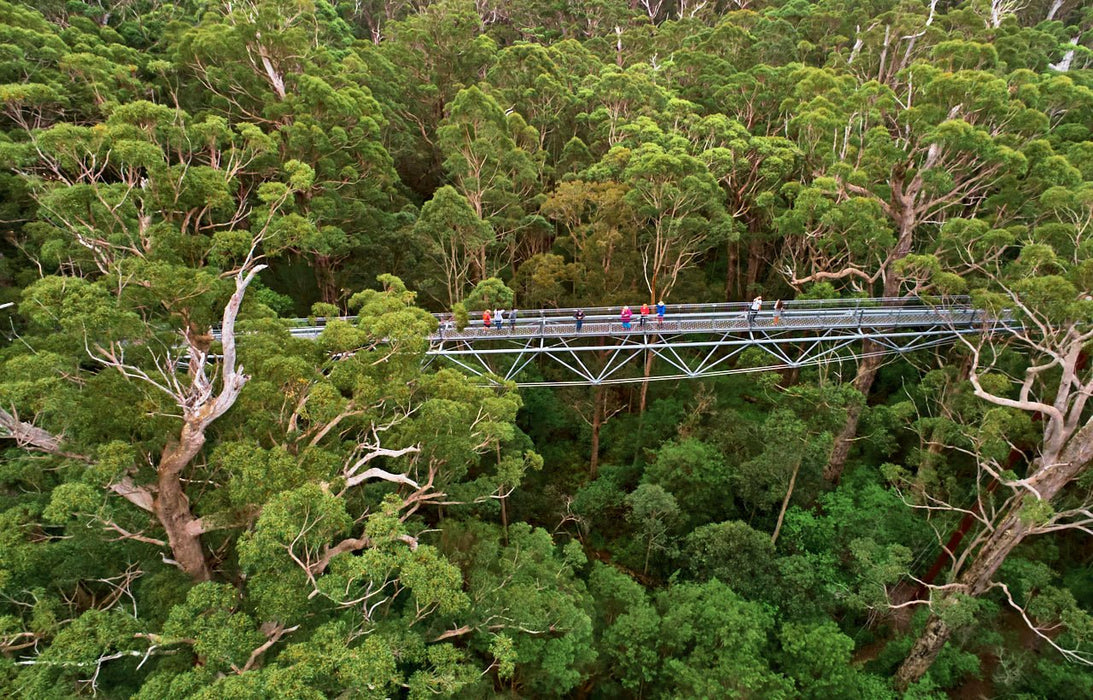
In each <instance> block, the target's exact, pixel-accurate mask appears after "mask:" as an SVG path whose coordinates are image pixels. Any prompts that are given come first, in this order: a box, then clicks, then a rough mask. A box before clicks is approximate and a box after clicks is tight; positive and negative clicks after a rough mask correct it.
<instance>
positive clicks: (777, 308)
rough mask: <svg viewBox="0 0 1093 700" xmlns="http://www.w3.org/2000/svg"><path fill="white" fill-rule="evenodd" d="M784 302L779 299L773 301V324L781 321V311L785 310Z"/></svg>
mask: <svg viewBox="0 0 1093 700" xmlns="http://www.w3.org/2000/svg"><path fill="white" fill-rule="evenodd" d="M785 308H786V302H784V301H782V300H781V299H779V300H778V301H776V302H774V325H776V326H777V325H778V324H779V323H781V322H782V312H783V311H785Z"/></svg>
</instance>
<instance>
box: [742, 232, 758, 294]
mask: <svg viewBox="0 0 1093 700" xmlns="http://www.w3.org/2000/svg"><path fill="white" fill-rule="evenodd" d="M762 261H763V242H762V241H758V240H753V241H752V242H751V243H750V244H748V275H747V279H746V280H745V283H744V290H745V296H750V295H751V293H752V289H753V288H754V287H755V284H756V282H758V280H759V268H760V263H762Z"/></svg>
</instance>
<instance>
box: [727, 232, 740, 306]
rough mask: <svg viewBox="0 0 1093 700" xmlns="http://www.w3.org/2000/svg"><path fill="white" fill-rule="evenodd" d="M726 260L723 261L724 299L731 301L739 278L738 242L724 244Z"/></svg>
mask: <svg viewBox="0 0 1093 700" xmlns="http://www.w3.org/2000/svg"><path fill="white" fill-rule="evenodd" d="M725 248H726V254H727V255H728V260H727V261H726V262H725V301H732V300H733V297H734V294H735V293H736V287H737V281H738V280H739V279H740V244H738V243H737V242H736V241H732V242H730V243H726V244H725Z"/></svg>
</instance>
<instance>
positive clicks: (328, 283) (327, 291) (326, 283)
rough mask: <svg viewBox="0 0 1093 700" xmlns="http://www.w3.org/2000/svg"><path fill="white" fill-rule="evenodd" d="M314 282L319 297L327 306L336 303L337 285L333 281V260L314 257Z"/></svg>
mask: <svg viewBox="0 0 1093 700" xmlns="http://www.w3.org/2000/svg"><path fill="white" fill-rule="evenodd" d="M312 262H313V264H314V265H315V281H316V282H318V284H319V297H320V298H321V299H322V300H323V302H324V303H327V304H337V303H338V285H337V283H336V282H335V281H334V260H333V259H332V258H331V257H330V256H329V255H316V256H315V257H314V259H313V261H312Z"/></svg>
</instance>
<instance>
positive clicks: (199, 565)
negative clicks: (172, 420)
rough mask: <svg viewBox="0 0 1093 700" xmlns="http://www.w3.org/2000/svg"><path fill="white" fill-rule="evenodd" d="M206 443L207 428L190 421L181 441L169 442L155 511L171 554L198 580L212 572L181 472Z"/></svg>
mask: <svg viewBox="0 0 1093 700" xmlns="http://www.w3.org/2000/svg"><path fill="white" fill-rule="evenodd" d="M204 444H205V434H204V431H200V430H194V429H192V428H191V426H190V425H189V424H185V425H183V427H182V433H181V435H180V437H179V439H178V441H177V442H175V441H172V442H171V443H168V445H167V447H166V448H164V450H163V455H162V457H161V458H160V462H159V468H158V469H157V474H158V479H157V486H158V489H157V491H156V497H155V500H154V501H153V502H152V508H153V511H154V512H155V514H156V517H157V518H158V519H159V522H160V524H161V525H162V526H163V529H164V530H165V531H166V532H167V542H168V544H169V545H170V547H171V554H172V556H173V557H174V559H175V561H177V562H178V565H179V567H181V568H182V570H183V571H185V572H186V573H187V574H189V575H190V577H191V578H193V579H194V580H195V581H208V580H209V579H210V578H211V577H212V576H211V573H210V571H209V565H208V562H206V561H205V550H204V548H203V547H202V546H201V528H200V527H199V526H197V518H195V517H194V515H193V513H192V512H191V511H190V499H189V498H188V497H187V496H186V492H185V491H184V490H183V488H182V479H181V473H182V470H183V469H184V468H185V467H186V465H187V464H189V463H190V460H192V459H193V458H194V457H195V456H196V455H197V453H198V452H199V451H200V450H201V447H202V446H203V445H204Z"/></svg>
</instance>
